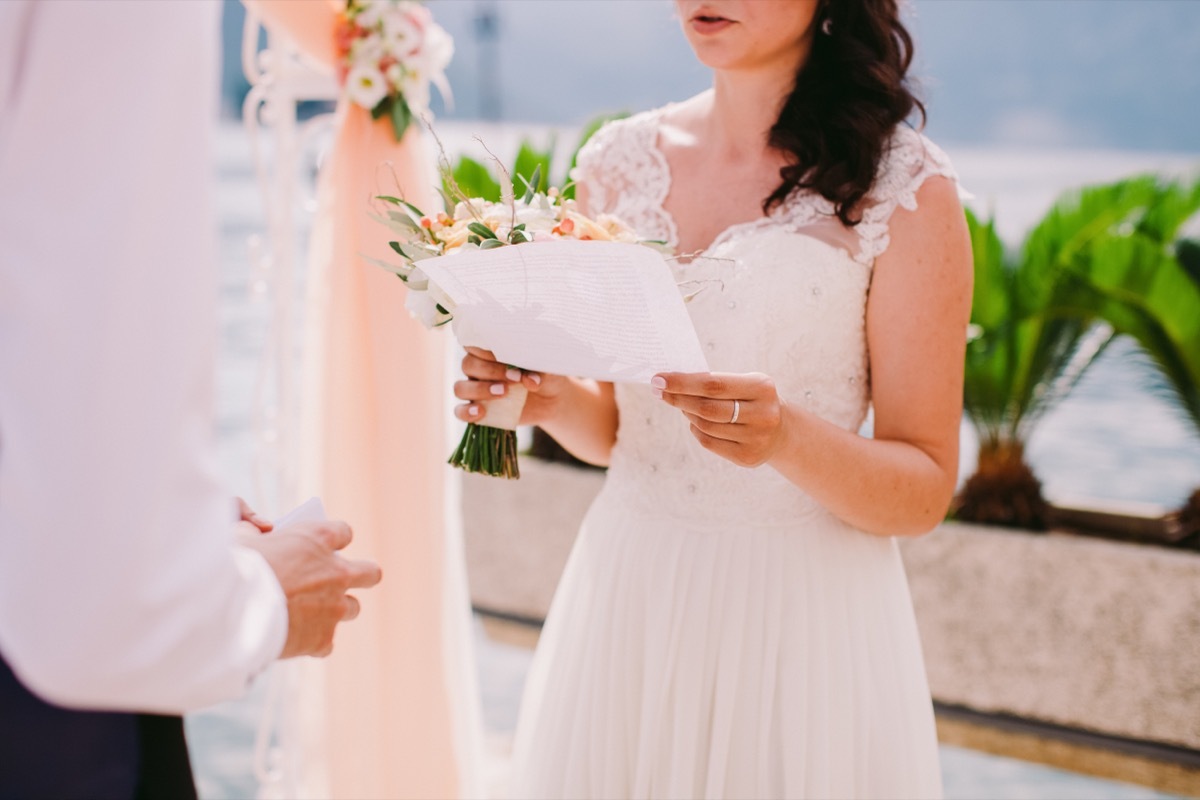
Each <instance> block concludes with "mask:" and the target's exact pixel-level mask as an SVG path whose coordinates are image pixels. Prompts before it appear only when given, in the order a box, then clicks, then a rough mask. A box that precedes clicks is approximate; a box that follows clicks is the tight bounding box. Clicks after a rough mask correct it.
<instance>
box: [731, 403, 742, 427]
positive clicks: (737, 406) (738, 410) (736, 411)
mask: <svg viewBox="0 0 1200 800" xmlns="http://www.w3.org/2000/svg"><path fill="white" fill-rule="evenodd" d="M741 415H742V401H741V400H734V401H733V416H732V417H730V418H729V424H730V425H733V424H734V423H735V422H737V421H738V417H740V416H741Z"/></svg>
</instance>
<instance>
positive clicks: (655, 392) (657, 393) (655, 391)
mask: <svg viewBox="0 0 1200 800" xmlns="http://www.w3.org/2000/svg"><path fill="white" fill-rule="evenodd" d="M650 394H652V395H654V396H655V397H657V398H658V399H659V400H661V399H662V389H651V390H650Z"/></svg>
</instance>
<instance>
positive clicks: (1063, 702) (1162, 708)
mask: <svg viewBox="0 0 1200 800" xmlns="http://www.w3.org/2000/svg"><path fill="white" fill-rule="evenodd" d="M902 551H903V553H904V561H905V565H906V567H907V570H908V576H909V585H910V587H911V591H912V596H913V605H914V607H915V608H916V613H917V623H918V625H919V627H920V629H921V642H922V646H923V647H924V651H925V662H926V668H927V670H928V672H929V682H930V686H931V688H932V690H933V694H934V697H935V698H936V699H938V700H939V701H941V702H944V703H950V704H954V705H959V706H966V707H968V708H971V709H974V710H977V711H985V712H993V713H1003V714H1009V715H1013V716H1016V717H1022V718H1025V719H1032V720H1040V721H1043V722H1050V723H1054V724H1057V725H1063V726H1067V727H1070V728H1076V729H1083V730H1089V731H1095V732H1099V733H1104V734H1108V735H1112V736H1119V737H1125V738H1130V739H1137V740H1141V741H1147V742H1157V743H1162V744H1170V745H1176V746H1180V747H1185V748H1188V749H1191V750H1200V554H1196V553H1188V552H1176V551H1171V550H1166V549H1163V548H1159V547H1148V546H1144V545H1132V544H1125V543H1120V542H1107V541H1101V540H1097V539H1091V538H1087V537H1080V536H1072V535H1063V534H1049V535H1038V534H1028V533H1023V532H1020V531H1012V530H1003V529H996V528H988V527H982V526H971V525H963V524H956V523H946V524H944V525H942V526H941V528H940V529H939V530H937V531H935V532H934V533H932V534H930V535H929V536H925V537H922V538H920V539H914V540H910V541H906V542H904V543H903V545H902Z"/></svg>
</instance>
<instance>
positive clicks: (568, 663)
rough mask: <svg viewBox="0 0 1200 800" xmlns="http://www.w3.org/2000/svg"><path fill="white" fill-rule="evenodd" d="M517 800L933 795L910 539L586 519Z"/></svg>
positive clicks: (547, 648) (603, 508)
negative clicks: (904, 555) (906, 544)
mask: <svg viewBox="0 0 1200 800" xmlns="http://www.w3.org/2000/svg"><path fill="white" fill-rule="evenodd" d="M511 794H512V797H514V798H562V799H565V798H605V800H608V799H610V798H889V799H894V798H937V797H941V775H940V769H939V764H938V750H937V738H936V733H935V729H934V719H933V709H932V703H931V700H930V695H929V688H928V684H927V681H926V677H925V671H924V664H923V660H922V656H921V649H920V641H919V638H918V635H917V629H916V624H915V620H914V618H913V612H912V604H911V601H910V598H909V593H908V586H907V582H906V580H905V576H904V570H903V566H902V564H901V561H900V557H899V553H898V550H897V548H896V544H895V542H894V541H893V540H890V539H886V538H880V537H875V536H871V535H869V534H865V533H862V532H860V531H856V530H854V529H852V528H849V527H847V526H846V525H844V524H842V523H841V522H840V521H838V520H837V519H836V518H834V517H832V516H829V515H827V514H824V513H822V514H820V515H816V516H810V517H808V518H806V519H803V520H800V521H795V522H792V523H788V522H783V521H781V522H780V523H779V524H774V523H772V524H769V525H761V524H760V525H756V526H751V527H744V528H737V529H733V528H730V527H729V526H727V525H726V526H722V525H718V524H714V523H710V522H707V521H705V520H703V519H697V520H691V521H688V520H679V521H675V520H670V519H664V518H663V517H662V516H648V515H646V514H644V513H639V512H637V511H633V510H630V509H628V508H626V507H623V505H622V504H621V503H620V502H617V501H616V499H615V498H613V497H612V496H611V493H609V492H608V491H607V490H606V491H605V492H602V493H601V495H600V497H599V498H598V499H597V501H596V503H595V504H594V505H593V507H592V509H591V510H590V512H589V514H588V517H587V519H586V520H585V522H584V526H583V529H582V530H581V532H580V536H579V539H578V541H577V543H576V545H575V548H574V550H573V551H572V554H571V557H570V559H569V561H568V564H567V567H566V570H565V572H564V574H563V577H562V580H561V583H560V585H559V588H558V591H557V594H556V595H555V598H554V601H553V604H552V607H551V610H550V613H549V616H548V618H547V620H546V625H545V628H544V629H543V632H542V636H541V640H540V642H539V645H538V650H537V653H536V656H535V658H534V663H533V666H532V668H531V671H530V675H529V678H528V682H527V685H526V690H525V695H524V698H523V701H522V708H521V714H520V719H519V723H518V728H517V734H516V739H515V742H514V754H513V771H512V776H511Z"/></svg>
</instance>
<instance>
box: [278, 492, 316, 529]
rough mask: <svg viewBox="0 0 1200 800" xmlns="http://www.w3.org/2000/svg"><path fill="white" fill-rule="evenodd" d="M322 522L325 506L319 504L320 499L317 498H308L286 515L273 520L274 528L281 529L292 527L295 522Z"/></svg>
mask: <svg viewBox="0 0 1200 800" xmlns="http://www.w3.org/2000/svg"><path fill="white" fill-rule="evenodd" d="M324 521H325V504H324V503H322V502H321V498H319V497H310V498H308V499H307V500H305V501H304V502H303V503H301V504H300V505H298V506H296V507H295V508H293V509H292V510H291V511H289V512H288V513H286V514H284V515H283V516H282V517H280V518H279V519H277V520H275V527H276V528H282V527H283V526H284V525H292V524H294V523H297V522H324Z"/></svg>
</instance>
